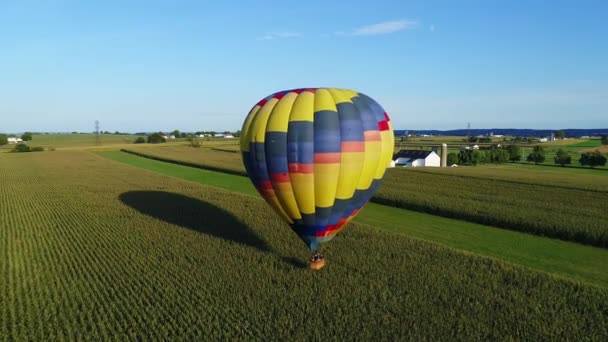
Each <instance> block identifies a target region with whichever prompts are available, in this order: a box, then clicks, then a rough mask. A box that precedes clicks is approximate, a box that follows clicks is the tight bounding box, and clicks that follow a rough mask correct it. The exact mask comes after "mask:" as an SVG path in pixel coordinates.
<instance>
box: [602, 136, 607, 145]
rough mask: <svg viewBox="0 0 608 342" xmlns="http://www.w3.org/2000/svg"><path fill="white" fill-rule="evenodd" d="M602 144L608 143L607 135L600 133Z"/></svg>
mask: <svg viewBox="0 0 608 342" xmlns="http://www.w3.org/2000/svg"><path fill="white" fill-rule="evenodd" d="M602 145H608V135H602Z"/></svg>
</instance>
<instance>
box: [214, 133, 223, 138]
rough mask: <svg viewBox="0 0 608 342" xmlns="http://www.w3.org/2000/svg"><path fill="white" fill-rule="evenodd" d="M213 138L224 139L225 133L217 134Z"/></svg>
mask: <svg viewBox="0 0 608 342" xmlns="http://www.w3.org/2000/svg"><path fill="white" fill-rule="evenodd" d="M213 136H214V137H215V138H223V137H224V134H223V133H215V134H214V135H213Z"/></svg>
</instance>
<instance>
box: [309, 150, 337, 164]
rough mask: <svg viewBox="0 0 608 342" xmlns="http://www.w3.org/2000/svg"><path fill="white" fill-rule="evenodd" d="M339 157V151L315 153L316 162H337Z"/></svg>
mask: <svg viewBox="0 0 608 342" xmlns="http://www.w3.org/2000/svg"><path fill="white" fill-rule="evenodd" d="M340 159H341V156H340V153H339V152H338V153H332V152H329V153H315V163H316V164H332V163H339V162H340Z"/></svg>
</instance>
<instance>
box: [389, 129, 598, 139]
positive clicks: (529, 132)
mask: <svg viewBox="0 0 608 342" xmlns="http://www.w3.org/2000/svg"><path fill="white" fill-rule="evenodd" d="M557 131H564V133H565V134H566V136H567V137H581V136H599V135H602V134H608V128H590V129H586V128H585V129H572V128H566V129H518V128H488V129H471V130H470V131H469V130H467V129H453V130H447V131H441V130H432V129H429V130H424V129H412V130H405V129H397V130H395V135H396V136H403V135H405V132H409V134H429V135H452V136H467V135H468V134H469V132H470V134H472V135H488V134H490V133H493V134H499V135H512V136H518V135H519V136H524V137H545V136H549V135H550V134H551V133H552V132H557Z"/></svg>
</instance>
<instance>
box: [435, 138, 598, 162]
mask: <svg viewBox="0 0 608 342" xmlns="http://www.w3.org/2000/svg"><path fill="white" fill-rule="evenodd" d="M604 141H606V144H605V145H608V137H603V138H602V143H604ZM522 159H523V156H522V150H521V147H520V146H519V145H508V146H506V148H500V147H493V148H492V149H490V150H489V151H485V152H484V151H481V150H476V149H465V150H462V151H460V152H459V153H449V154H448V158H447V163H448V165H454V164H458V165H479V164H503V163H507V162H519V161H521V160H522ZM525 159H526V161H528V162H530V163H534V164H542V163H544V162H545V160H546V159H547V155H546V152H545V149H544V147H543V146H540V145H536V146H534V148H533V149H532V152H530V153H529V154H528V155H527V156H526V158H525ZM553 161H554V163H555V164H557V165H561V166H565V165H570V164H572V156H571V155H570V154H569V153H568V151H566V150H564V149H562V148H560V149H558V150H557V152H556V153H555V157H554V158H553ZM578 162H579V164H581V165H582V166H589V167H591V168H593V167H596V166H605V165H606V162H607V158H606V156H605V155H604V154H603V153H601V152H600V151H598V150H596V151H592V152H584V153H582V154H581V156H580V158H579V160H578Z"/></svg>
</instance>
